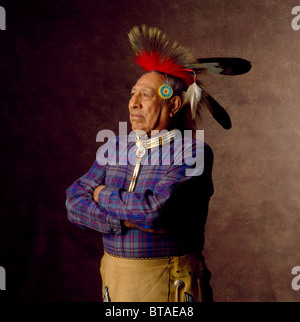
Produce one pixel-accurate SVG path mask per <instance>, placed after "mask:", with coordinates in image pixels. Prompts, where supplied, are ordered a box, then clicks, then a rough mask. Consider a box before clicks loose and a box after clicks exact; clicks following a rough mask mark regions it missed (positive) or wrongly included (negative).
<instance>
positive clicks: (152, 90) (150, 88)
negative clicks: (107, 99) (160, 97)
mask: <svg viewBox="0 0 300 322" xmlns="http://www.w3.org/2000/svg"><path fill="white" fill-rule="evenodd" d="M131 90H132V91H135V90H136V88H135V87H132V89H131ZM141 90H142V91H143V90H147V91H150V92H152V93H155V90H154V89H153V88H152V87H146V86H144V87H141Z"/></svg>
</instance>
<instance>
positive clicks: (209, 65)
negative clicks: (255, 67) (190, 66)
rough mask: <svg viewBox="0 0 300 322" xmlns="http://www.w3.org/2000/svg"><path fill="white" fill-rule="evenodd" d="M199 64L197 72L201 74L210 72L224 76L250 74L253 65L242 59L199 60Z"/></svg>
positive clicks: (216, 58)
mask: <svg viewBox="0 0 300 322" xmlns="http://www.w3.org/2000/svg"><path fill="white" fill-rule="evenodd" d="M197 62H198V63H199V64H200V66H199V67H198V68H195V70H197V71H199V72H201V71H202V72H203V71H204V72H205V71H206V72H208V73H211V74H222V75H230V76H233V75H240V74H245V73H247V72H249V70H250V69H251V67H252V66H251V63H250V62H249V61H248V60H246V59H242V58H225V57H215V58H199V59H197Z"/></svg>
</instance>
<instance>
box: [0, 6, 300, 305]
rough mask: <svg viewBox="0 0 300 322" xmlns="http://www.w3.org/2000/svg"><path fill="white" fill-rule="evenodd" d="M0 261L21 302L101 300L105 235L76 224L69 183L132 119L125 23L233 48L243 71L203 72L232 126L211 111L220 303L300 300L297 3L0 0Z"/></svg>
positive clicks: (211, 244)
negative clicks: (244, 62)
mask: <svg viewBox="0 0 300 322" xmlns="http://www.w3.org/2000/svg"><path fill="white" fill-rule="evenodd" d="M0 5H1V6H3V7H4V8H5V9H6V14H7V30H6V31H0V64H1V65H0V75H1V77H0V81H1V87H0V91H1V99H0V104H1V119H0V122H1V130H2V132H1V136H0V142H1V184H0V189H1V191H0V196H1V209H0V211H1V214H0V215H1V217H0V221H1V222H0V225H1V226H0V266H3V267H5V269H6V272H7V290H8V291H7V294H9V295H10V298H11V299H12V300H14V301H16V300H18V301H98V300H100V297H101V293H100V286H101V281H100V276H99V273H98V269H99V262H100V257H101V255H102V244H101V235H100V234H99V233H97V232H95V231H91V230H90V231H83V230H80V229H78V228H76V227H75V226H73V225H72V224H71V223H69V222H68V221H67V217H66V210H65V205H64V203H65V190H66V188H67V187H68V186H69V185H70V184H71V183H72V182H73V181H74V180H75V179H77V178H78V177H79V176H81V175H82V174H83V173H85V172H86V171H87V170H88V169H89V168H90V166H91V164H92V162H93V160H94V159H95V154H96V151H97V149H98V147H99V146H100V144H101V143H99V142H98V143H97V142H96V134H97V133H98V131H100V130H102V129H111V130H113V131H115V133H118V125H119V124H118V122H119V121H124V122H125V121H128V116H127V101H128V98H129V90H130V88H131V86H132V85H133V83H134V81H135V79H136V77H137V76H138V75H139V73H140V72H141V70H140V69H139V68H138V67H137V66H135V65H134V64H133V62H132V60H133V52H132V50H131V48H130V44H129V42H128V40H127V32H128V31H129V30H130V29H131V27H132V26H133V25H140V24H142V23H146V24H148V25H151V26H157V27H160V28H161V29H163V30H164V31H165V32H166V33H167V34H168V35H169V37H170V38H171V39H177V40H178V41H179V42H180V43H181V44H182V45H184V46H187V47H190V48H192V50H193V53H194V54H195V56H196V57H213V56H225V57H227V56H229V57H232V56H236V57H243V58H245V59H248V60H250V61H251V62H252V65H253V67H252V69H251V71H250V72H249V73H248V74H246V75H241V76H236V77H226V76H209V77H208V76H205V77H204V78H203V81H204V82H205V86H206V89H207V90H208V92H209V93H210V94H211V95H212V96H213V97H214V98H215V99H217V100H218V101H219V102H221V103H222V105H223V106H224V107H225V108H226V109H227V111H228V112H229V114H230V115H231V118H232V123H233V127H232V129H231V130H230V131H226V130H223V129H222V128H221V127H220V126H219V125H218V124H217V123H216V122H215V121H213V119H212V118H211V116H210V115H209V114H208V113H205V114H204V124H205V139H206V142H207V143H208V144H210V146H211V147H212V149H213V151H214V155H215V163H214V171H213V178H214V184H215V194H214V196H213V197H212V200H211V207H210V213H209V217H208V222H207V230H206V251H205V256H206V259H207V264H208V266H209V268H210V270H211V272H212V285H213V288H214V295H215V301H217V302H225V301H227V302H238V301H245V302H249V301H260V302H262V301H264V302H270V301H280V302H284V301H299V300H300V291H295V290H293V289H292V287H291V281H292V279H293V277H294V276H293V275H292V274H291V270H292V268H293V267H294V266H297V265H300V228H299V222H300V221H299V215H300V214H299V206H300V199H299V152H300V151H299V135H300V130H299V121H300V119H299V102H300V94H299V88H300V80H299V75H300V67H299V57H300V30H299V31H295V30H293V29H292V27H291V21H292V19H293V17H294V16H292V14H291V10H292V8H293V7H294V6H296V5H300V3H299V1H298V3H297V1H296V0H295V1H290V0H280V1H279V0H278V1H259V0H247V1H245V0H233V1H221V0H186V1H184V0H182V1H180V0H173V1H164V0H152V1H149V0H145V1H138V0H136V1H132V0H126V1H123V0H119V1H117V0H116V1H113V0H110V1H100V0H71V1H67V0H51V1H50V0H48V1H46V0H39V1H33V0H28V1H20V0H18V1H17V0H9V1H8V0H7V1H1V3H0Z"/></svg>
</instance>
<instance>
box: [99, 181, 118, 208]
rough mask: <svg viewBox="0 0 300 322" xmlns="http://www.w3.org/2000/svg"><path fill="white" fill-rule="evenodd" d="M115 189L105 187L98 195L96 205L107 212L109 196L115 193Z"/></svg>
mask: <svg viewBox="0 0 300 322" xmlns="http://www.w3.org/2000/svg"><path fill="white" fill-rule="evenodd" d="M116 190H117V188H113V187H109V186H105V187H104V188H103V189H102V190H100V192H99V195H98V204H99V206H100V207H101V208H104V209H105V210H106V211H108V212H109V199H110V195H111V194H112V193H113V192H114V191H116Z"/></svg>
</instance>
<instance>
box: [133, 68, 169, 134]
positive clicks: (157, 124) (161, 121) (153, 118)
mask: <svg viewBox="0 0 300 322" xmlns="http://www.w3.org/2000/svg"><path fill="white" fill-rule="evenodd" d="M163 83H164V76H163V75H161V74H158V73H156V72H150V73H147V74H145V75H143V76H142V77H141V78H140V79H139V80H138V81H137V82H136V84H135V85H134V86H133V88H132V90H131V98H130V101H129V105H128V106H129V113H130V122H131V126H132V130H143V131H145V132H146V133H147V134H149V133H150V132H151V130H159V131H161V130H163V129H167V128H168V124H169V120H170V115H169V108H170V102H169V101H168V100H165V103H164V106H163V101H164V100H163V99H162V98H161V97H160V96H159V94H158V89H159V87H160V86H161V85H162V84H163ZM162 106H163V108H162Z"/></svg>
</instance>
